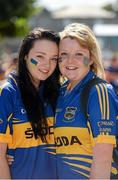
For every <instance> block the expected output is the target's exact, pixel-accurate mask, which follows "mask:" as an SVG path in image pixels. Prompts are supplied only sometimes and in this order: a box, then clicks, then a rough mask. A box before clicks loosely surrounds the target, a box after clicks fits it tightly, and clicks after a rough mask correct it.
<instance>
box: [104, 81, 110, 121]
mask: <svg viewBox="0 0 118 180" xmlns="http://www.w3.org/2000/svg"><path fill="white" fill-rule="evenodd" d="M103 86H104V89H105V93H106V102H107V116H106V118H107V119H109V98H108V90H107V88H106V86H105V84H103Z"/></svg>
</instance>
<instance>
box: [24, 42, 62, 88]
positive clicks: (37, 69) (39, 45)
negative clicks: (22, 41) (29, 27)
mask: <svg viewBox="0 0 118 180" xmlns="http://www.w3.org/2000/svg"><path fill="white" fill-rule="evenodd" d="M25 59H26V64H27V68H28V71H29V72H30V74H31V76H32V78H33V83H34V85H36V86H38V85H39V83H40V80H46V79H47V78H48V77H49V76H50V75H51V74H52V73H53V71H54V70H55V68H56V65H57V59H58V46H57V44H56V43H55V42H52V41H50V40H37V41H35V42H34V45H33V47H32V48H31V49H30V51H29V54H28V55H27V57H25Z"/></svg>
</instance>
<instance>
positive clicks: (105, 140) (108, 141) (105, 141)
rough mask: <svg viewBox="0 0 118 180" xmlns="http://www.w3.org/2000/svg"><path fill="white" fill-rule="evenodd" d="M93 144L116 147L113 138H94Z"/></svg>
mask: <svg viewBox="0 0 118 180" xmlns="http://www.w3.org/2000/svg"><path fill="white" fill-rule="evenodd" d="M94 142H95V144H96V143H103V144H113V145H115V146H116V138H115V136H109V135H98V136H97V138H94Z"/></svg>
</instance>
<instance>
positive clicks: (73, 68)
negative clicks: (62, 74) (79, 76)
mask: <svg viewBox="0 0 118 180" xmlns="http://www.w3.org/2000/svg"><path fill="white" fill-rule="evenodd" d="M66 69H68V70H75V69H77V67H66Z"/></svg>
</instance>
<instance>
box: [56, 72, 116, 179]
mask: <svg viewBox="0 0 118 180" xmlns="http://www.w3.org/2000/svg"><path fill="white" fill-rule="evenodd" d="M94 76H95V75H94V73H93V72H92V71H90V72H89V73H88V74H87V75H86V76H85V78H84V79H83V80H82V81H81V82H79V83H78V84H77V85H75V87H74V88H73V89H72V90H71V91H69V90H68V87H69V82H66V83H65V84H64V85H63V86H62V87H61V90H60V96H59V99H58V104H57V109H56V117H55V125H54V127H55V129H54V136H55V143H56V154H57V174H58V177H59V179H88V178H89V175H90V169H91V164H92V149H93V147H94V145H95V144H96V143H110V144H113V145H115V144H116V139H115V134H116V119H117V118H118V110H117V106H116V103H118V102H116V101H118V99H117V96H116V95H115V92H114V91H113V87H112V86H111V85H110V84H106V83H102V84H98V85H95V86H93V87H92V88H91V91H90V95H89V99H88V106H87V112H88V117H89V118H88V120H86V119H85V117H84V115H83V114H82V112H81V110H80V94H81V92H82V89H83V88H84V85H85V84H86V83H87V81H89V80H90V79H92V78H93V77H94ZM111 171H112V174H117V169H116V164H115V163H114V162H113V163H112V170H111Z"/></svg>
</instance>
